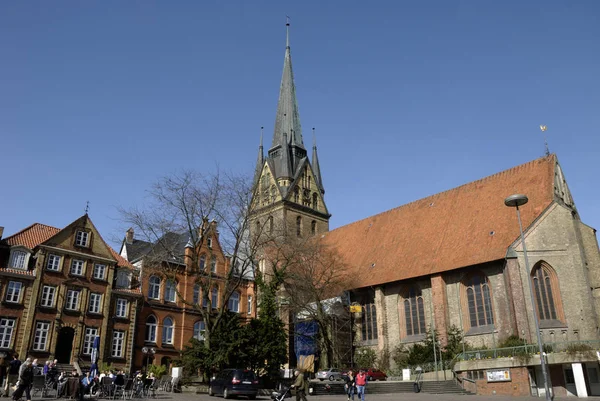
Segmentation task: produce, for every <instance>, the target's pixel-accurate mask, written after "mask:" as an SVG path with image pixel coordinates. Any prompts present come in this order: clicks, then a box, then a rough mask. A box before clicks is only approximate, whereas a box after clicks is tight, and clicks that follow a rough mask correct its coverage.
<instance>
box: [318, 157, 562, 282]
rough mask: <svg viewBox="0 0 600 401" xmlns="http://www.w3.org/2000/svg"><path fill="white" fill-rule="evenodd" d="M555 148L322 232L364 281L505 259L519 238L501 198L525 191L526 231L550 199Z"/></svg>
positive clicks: (511, 212) (511, 211)
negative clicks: (449, 187) (547, 152)
mask: <svg viewBox="0 0 600 401" xmlns="http://www.w3.org/2000/svg"><path fill="white" fill-rule="evenodd" d="M555 165H556V156H555V155H554V154H552V155H550V156H547V157H543V158H540V159H537V160H533V161H531V162H529V163H525V164H522V165H520V166H517V167H514V168H511V169H509V170H506V171H503V172H501V173H498V174H494V175H492V176H489V177H486V178H483V179H481V180H478V181H474V182H471V183H468V184H465V185H462V186H460V187H457V188H454V189H451V190H449V191H445V192H441V193H439V194H436V195H433V196H430V197H427V198H424V199H421V200H418V201H415V202H412V203H409V204H406V205H403V206H400V207H398V208H395V209H392V210H389V211H387V212H383V213H380V214H377V215H375V216H371V217H368V218H366V219H363V220H360V221H357V222H354V223H351V224H349V225H346V226H343V227H340V228H338V229H336V230H333V231H331V232H329V233H326V234H324V235H323V238H324V241H325V242H326V243H327V244H329V245H330V246H332V247H333V248H335V249H336V250H337V251H338V252H339V253H340V256H341V257H342V258H343V260H344V261H345V262H346V263H347V264H348V266H349V268H350V271H351V273H350V274H356V275H357V276H358V277H359V280H360V285H359V287H367V286H372V285H379V284H383V283H388V282H393V281H398V280H406V279H410V278H415V277H420V276H426V275H429V274H435V273H441V272H445V271H449V270H454V269H458V268H461V267H465V266H471V265H476V264H480V263H485V262H490V261H494V260H499V259H503V258H504V257H505V255H506V251H507V248H508V247H509V246H510V245H511V244H512V243H513V242H514V241H515V240H516V239H517V238H518V236H519V226H518V223H517V217H516V213H515V211H514V209H512V208H508V207H506V206H505V205H504V199H505V198H506V197H507V196H509V195H512V194H515V193H522V194H526V195H527V196H528V197H529V203H527V204H526V205H524V206H522V207H521V218H522V220H523V227H524V229H525V228H526V227H528V226H529V225H530V224H532V223H533V222H534V220H535V219H536V218H537V217H539V216H540V214H541V213H542V212H543V211H544V210H545V209H546V208H547V207H548V206H549V205H550V204H551V203H552V201H553V199H554V198H553V194H554V169H555Z"/></svg>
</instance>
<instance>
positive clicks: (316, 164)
mask: <svg viewBox="0 0 600 401" xmlns="http://www.w3.org/2000/svg"><path fill="white" fill-rule="evenodd" d="M312 169H313V173H314V175H315V181H317V186H318V187H319V190H321V194H325V187H324V186H323V179H322V178H321V167H320V166H319V158H318V157H317V136H316V135H315V129H314V128H313V153H312Z"/></svg>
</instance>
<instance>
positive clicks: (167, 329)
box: [161, 316, 175, 344]
mask: <svg viewBox="0 0 600 401" xmlns="http://www.w3.org/2000/svg"><path fill="white" fill-rule="evenodd" d="M167 319H169V320H171V325H170V326H167V325H166V324H165V320H167ZM173 337H175V322H174V321H173V318H171V317H169V316H167V317H166V318H165V319H164V320H163V329H162V339H161V340H162V343H163V344H173Z"/></svg>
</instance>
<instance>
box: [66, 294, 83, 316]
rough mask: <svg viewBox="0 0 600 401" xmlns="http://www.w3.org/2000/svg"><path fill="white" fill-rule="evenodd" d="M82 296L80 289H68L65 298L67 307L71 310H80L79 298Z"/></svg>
mask: <svg viewBox="0 0 600 401" xmlns="http://www.w3.org/2000/svg"><path fill="white" fill-rule="evenodd" d="M80 297H81V291H80V290H67V296H66V298H65V309H67V310H71V311H77V310H79V298H80Z"/></svg>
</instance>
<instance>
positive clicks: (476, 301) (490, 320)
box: [463, 272, 494, 329]
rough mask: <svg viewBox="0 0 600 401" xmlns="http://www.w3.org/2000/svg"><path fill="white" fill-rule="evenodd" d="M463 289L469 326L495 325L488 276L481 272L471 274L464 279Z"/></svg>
mask: <svg viewBox="0 0 600 401" xmlns="http://www.w3.org/2000/svg"><path fill="white" fill-rule="evenodd" d="M463 289H464V293H463V294H464V297H463V298H464V299H465V301H466V305H464V306H466V308H465V309H466V314H465V315H466V316H467V319H466V321H467V324H468V326H469V328H470V329H474V328H481V327H486V326H493V325H494V311H493V307H492V297H491V293H490V285H489V282H488V279H487V276H485V275H484V274H483V273H481V272H476V273H473V274H470V275H469V276H467V278H466V279H465V280H464V281H463Z"/></svg>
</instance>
